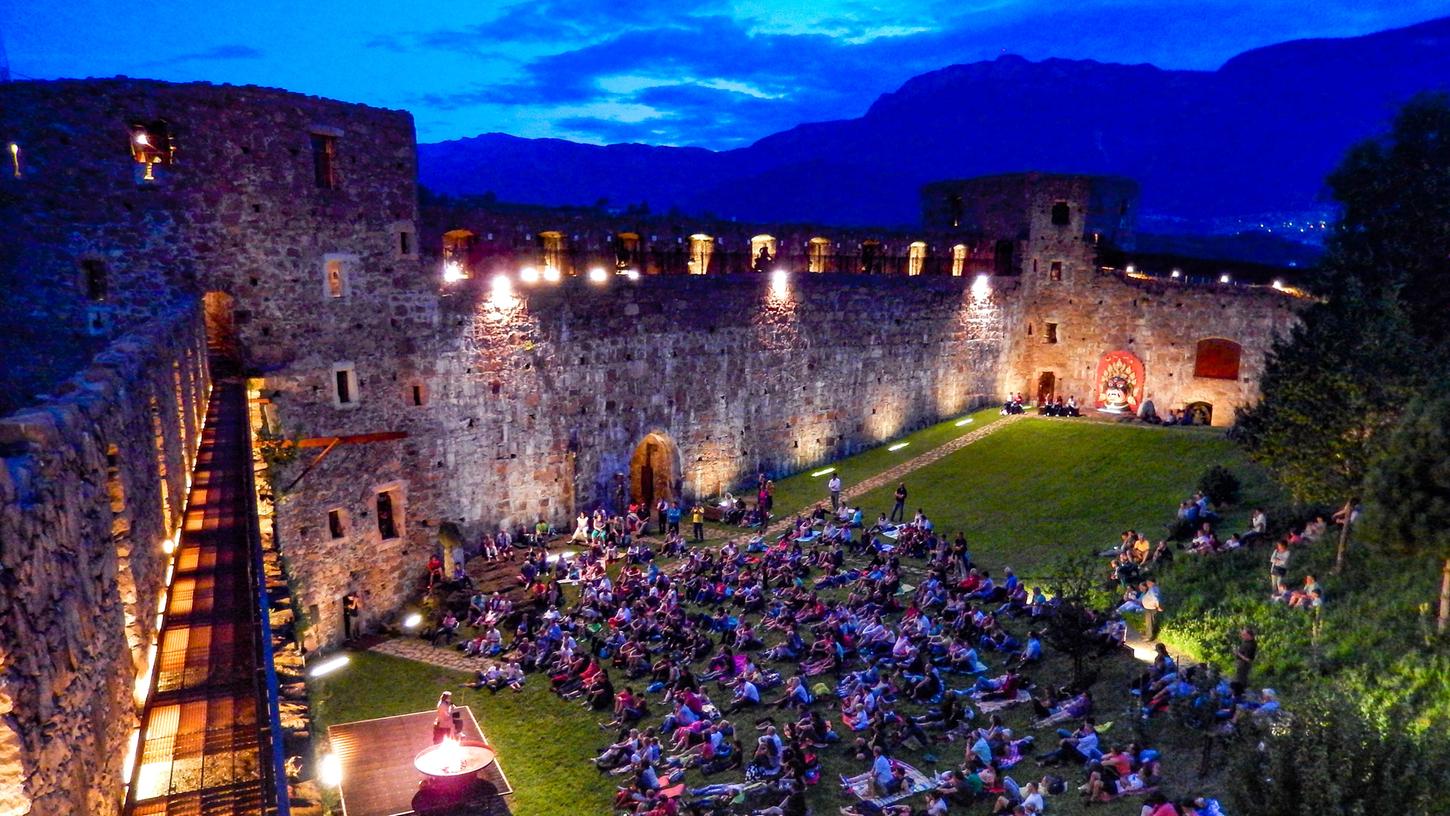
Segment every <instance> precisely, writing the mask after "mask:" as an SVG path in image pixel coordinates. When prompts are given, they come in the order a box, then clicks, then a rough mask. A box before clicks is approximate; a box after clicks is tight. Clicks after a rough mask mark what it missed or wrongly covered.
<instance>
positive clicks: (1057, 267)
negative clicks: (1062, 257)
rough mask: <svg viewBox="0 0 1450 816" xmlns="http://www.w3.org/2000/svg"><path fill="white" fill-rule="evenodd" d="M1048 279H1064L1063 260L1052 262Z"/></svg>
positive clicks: (1048, 271)
mask: <svg viewBox="0 0 1450 816" xmlns="http://www.w3.org/2000/svg"><path fill="white" fill-rule="evenodd" d="M1047 279H1048V280H1055V281H1060V280H1062V261H1053V262H1052V265H1051V266H1049V267H1048V268H1047Z"/></svg>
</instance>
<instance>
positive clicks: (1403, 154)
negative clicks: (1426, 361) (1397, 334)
mask: <svg viewBox="0 0 1450 816" xmlns="http://www.w3.org/2000/svg"><path fill="white" fill-rule="evenodd" d="M1328 183H1329V188H1330V190H1331V191H1332V192H1333V195H1334V198H1335V200H1337V201H1338V202H1339V203H1340V205H1341V207H1342V214H1341V216H1340V220H1339V221H1338V223H1337V224H1336V225H1335V228H1334V231H1333V232H1332V233H1331V234H1330V238H1329V242H1328V246H1327V249H1328V251H1327V253H1326V255H1325V258H1324V261H1323V262H1322V263H1321V264H1320V272H1321V274H1320V276H1319V280H1318V282H1317V283H1316V289H1317V290H1319V291H1320V292H1321V293H1322V294H1325V295H1328V296H1329V297H1336V296H1338V295H1339V293H1340V292H1341V291H1342V290H1343V289H1344V288H1345V286H1346V285H1347V284H1348V283H1351V282H1355V283H1358V284H1359V285H1360V286H1362V287H1363V288H1364V289H1365V290H1366V291H1377V292H1386V293H1389V294H1390V296H1391V297H1393V298H1394V299H1396V300H1398V301H1399V302H1400V303H1401V304H1403V306H1404V308H1405V309H1406V312H1407V315H1408V317H1409V322H1410V328H1411V331H1412V332H1413V333H1414V334H1415V335H1417V336H1419V337H1421V338H1423V339H1425V340H1427V341H1428V345H1430V346H1431V347H1432V348H1440V349H1442V350H1443V349H1444V348H1445V347H1446V345H1447V343H1450V321H1447V320H1445V315H1447V314H1450V274H1447V272H1450V267H1447V266H1446V263H1445V259H1446V258H1447V257H1450V95H1447V94H1445V93H1427V94H1421V95H1420V96H1417V97H1415V98H1413V99H1411V100H1410V101H1409V102H1407V103H1406V104H1405V106H1404V107H1403V108H1401V109H1400V111H1399V113H1398V114H1397V115H1396V116H1395V119H1394V122H1393V124H1392V125H1391V129H1390V132H1389V133H1388V134H1387V135H1386V136H1385V137H1383V138H1379V139H1371V140H1368V141H1365V142H1362V143H1360V144H1358V145H1356V146H1355V147H1353V148H1351V149H1350V151H1349V153H1348V154H1347V155H1346V156H1345V158H1344V161H1343V162H1341V163H1340V165H1339V167H1338V168H1337V169H1335V171H1334V172H1333V173H1332V174H1331V175H1330V176H1329V180H1328Z"/></svg>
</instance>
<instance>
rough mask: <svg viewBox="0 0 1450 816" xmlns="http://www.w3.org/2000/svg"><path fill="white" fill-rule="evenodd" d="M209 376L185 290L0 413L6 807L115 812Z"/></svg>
mask: <svg viewBox="0 0 1450 816" xmlns="http://www.w3.org/2000/svg"><path fill="white" fill-rule="evenodd" d="M209 388H210V377H209V372H208V368H207V357H206V335H205V329H204V325H203V321H202V316H201V310H200V308H198V306H197V305H196V304H191V305H186V306H181V307H177V308H174V309H172V310H170V311H168V312H165V313H163V314H161V315H159V316H158V317H156V318H154V319H152V320H151V321H148V322H146V323H144V324H142V325H141V326H140V327H139V328H138V329H137V330H136V331H135V332H133V333H130V334H127V335H124V336H122V337H120V338H117V339H116V340H115V341H114V342H112V343H111V344H110V346H109V347H108V348H107V349H106V350H105V351H103V352H102V353H101V354H99V355H98V356H97V357H96V358H95V359H94V361H93V362H92V363H91V364H90V365H89V366H87V367H86V368H85V369H84V370H82V371H81V372H80V373H78V374H76V375H75V376H74V377H72V378H71V379H69V380H67V381H65V382H64V383H62V384H60V385H59V387H57V388H55V389H54V391H55V396H53V397H52V398H50V399H48V400H46V401H45V402H42V403H40V404H37V405H33V406H31V407H29V408H26V409H24V410H22V411H20V412H18V413H15V414H12V415H10V416H7V417H4V418H3V419H0V454H3V457H4V467H3V468H0V813H4V814H17V816H23V815H24V814H36V816H42V814H44V815H46V816H48V815H49V814H101V815H102V816H104V815H105V814H114V813H117V812H118V811H119V797H120V792H121V789H122V785H123V783H124V780H123V779H122V761H123V757H124V756H125V754H126V751H127V748H128V746H129V744H130V737H131V732H132V729H133V728H134V727H135V726H136V725H137V722H138V719H137V713H138V712H137V707H136V702H135V698H134V696H133V694H134V689H135V686H136V681H137V677H138V674H140V673H143V672H145V671H146V670H147V667H148V656H147V650H148V647H149V646H150V644H151V643H152V642H153V641H154V638H155V635H156V631H155V621H156V614H157V612H158V608H159V606H158V605H159V603H160V597H161V592H162V589H163V586H164V582H165V572H166V563H167V556H166V554H165V552H164V550H163V549H162V542H163V540H165V539H168V538H170V537H171V536H172V535H174V533H175V531H177V530H178V529H179V525H180V524H181V519H182V512H183V510H184V501H185V497H186V493H187V484H188V474H189V473H190V471H191V466H192V464H193V460H194V456H195V453H196V449H197V446H198V444H199V442H200V439H199V433H200V428H201V426H202V422H203V419H204V416H205V412H206V400H207V394H208V391H209ZM153 406H154V408H153ZM158 429H159V431H160V433H159V434H158V433H157V430H158Z"/></svg>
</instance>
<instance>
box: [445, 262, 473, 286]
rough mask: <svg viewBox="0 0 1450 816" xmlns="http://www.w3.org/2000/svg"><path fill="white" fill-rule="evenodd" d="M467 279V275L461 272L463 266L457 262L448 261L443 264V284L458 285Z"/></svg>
mask: <svg viewBox="0 0 1450 816" xmlns="http://www.w3.org/2000/svg"><path fill="white" fill-rule="evenodd" d="M467 277H468V273H466V272H464V271H463V266H462V265H460V264H459V263H458V262H457V261H449V262H448V263H445V264H443V282H444V283H458V282H459V281H461V280H463V279H465V278H467Z"/></svg>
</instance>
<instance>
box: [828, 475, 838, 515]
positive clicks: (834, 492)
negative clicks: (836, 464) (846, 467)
mask: <svg viewBox="0 0 1450 816" xmlns="http://www.w3.org/2000/svg"><path fill="white" fill-rule="evenodd" d="M826 489H827V490H829V491H831V512H833V513H834V512H835V511H837V510H840V509H841V474H839V473H832V474H831V481H829V482H827V483H826Z"/></svg>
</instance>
